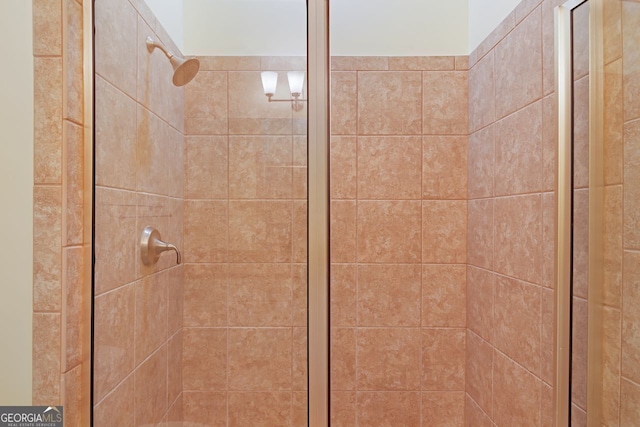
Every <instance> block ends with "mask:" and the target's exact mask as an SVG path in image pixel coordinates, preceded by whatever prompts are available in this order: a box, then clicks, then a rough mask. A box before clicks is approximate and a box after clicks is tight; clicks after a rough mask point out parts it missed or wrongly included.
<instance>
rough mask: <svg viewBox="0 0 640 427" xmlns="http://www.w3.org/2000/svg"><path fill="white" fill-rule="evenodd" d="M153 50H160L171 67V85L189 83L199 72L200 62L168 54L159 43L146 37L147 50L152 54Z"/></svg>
mask: <svg viewBox="0 0 640 427" xmlns="http://www.w3.org/2000/svg"><path fill="white" fill-rule="evenodd" d="M155 48H158V49H160V50H161V51H162V52H163V53H164V54H165V55H166V57H167V58H169V61H170V62H171V66H172V67H173V84H174V85H176V86H184V85H186V84H187V83H189V82H190V81H191V80H193V78H194V77H195V76H196V74H198V70H200V61H198V60H197V59H196V58H189V59H185V58H181V57H179V56H176V55H174V54H173V53H171V52H169V50H167V48H166V47H165V46H164V45H162V44H161V43H159V42H157V41H155V40H154V39H152V38H151V37H147V50H148V51H149V53H151V52H153V50H154V49H155Z"/></svg>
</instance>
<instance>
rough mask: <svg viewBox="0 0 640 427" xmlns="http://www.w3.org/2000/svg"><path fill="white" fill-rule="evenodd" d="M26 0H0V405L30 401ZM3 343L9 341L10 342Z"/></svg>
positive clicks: (29, 147) (30, 86) (30, 106)
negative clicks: (4, 63) (2, 61)
mask: <svg viewBox="0 0 640 427" xmlns="http://www.w3.org/2000/svg"><path fill="white" fill-rule="evenodd" d="M31 15H32V7H31V2H30V1H3V2H0V16H1V17H2V20H1V22H0V35H1V40H11V41H12V42H11V43H4V44H3V50H4V53H5V55H6V57H7V58H12V61H11V62H12V64H11V66H10V67H5V68H4V70H3V72H2V75H3V78H2V79H0V93H1V94H2V96H1V99H2V101H1V102H0V129H2V133H3V138H2V143H1V144H0V194H2V204H3V205H4V206H5V209H2V211H0V236H2V241H3V244H2V245H1V246H0V259H1V260H2V268H0V342H2V343H5V344H3V346H2V347H3V350H2V351H1V352H0V405H30V404H31V357H30V354H31V323H32V322H31V305H32V298H33V297H32V275H33V269H32V263H33V255H32V253H33V245H32V240H33V232H32V227H33V213H32V212H33V201H32V200H33V47H32V42H33V37H32V28H33V26H32V22H31ZM7 343H11V344H10V345H9V344H7Z"/></svg>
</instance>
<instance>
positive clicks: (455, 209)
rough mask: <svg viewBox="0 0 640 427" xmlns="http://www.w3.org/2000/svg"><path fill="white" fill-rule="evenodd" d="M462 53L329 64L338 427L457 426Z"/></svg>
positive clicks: (461, 341) (463, 186) (461, 372)
mask: <svg viewBox="0 0 640 427" xmlns="http://www.w3.org/2000/svg"><path fill="white" fill-rule="evenodd" d="M467 69H468V65H467V58H466V57H458V58H455V57H408V58H404V57H334V58H332V72H331V73H332V74H331V78H332V87H331V92H332V99H331V133H332V136H331V177H330V182H331V215H332V218H331V263H332V264H331V272H332V277H331V393H332V394H331V405H332V412H331V413H332V419H331V425H335V426H356V425H363V426H364V425H412V426H413V425H415V426H417V425H423V426H436V425H448V426H461V425H462V424H463V420H464V395H465V393H464V389H465V388H464V384H465V342H466V337H465V327H466V316H465V311H466V265H465V264H466V262H467V246H466V245H467V236H466V229H467V200H466V199H467V134H468V123H467V117H468V113H467V105H468V104H467V87H468V83H467V75H468V71H467Z"/></svg>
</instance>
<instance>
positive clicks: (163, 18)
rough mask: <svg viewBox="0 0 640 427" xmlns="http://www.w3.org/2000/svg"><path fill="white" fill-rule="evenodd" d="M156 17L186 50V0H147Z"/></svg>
mask: <svg viewBox="0 0 640 427" xmlns="http://www.w3.org/2000/svg"><path fill="white" fill-rule="evenodd" d="M145 2H146V3H147V5H148V6H149V8H150V9H151V10H152V11H153V14H154V15H155V16H156V19H158V21H159V22H160V24H161V25H162V26H163V27H164V29H165V30H166V31H167V33H169V35H170V36H171V39H172V40H173V42H174V43H175V44H176V46H178V48H179V49H180V50H182V51H184V40H183V34H184V31H183V25H184V19H183V11H184V0H172V1H166V0H145Z"/></svg>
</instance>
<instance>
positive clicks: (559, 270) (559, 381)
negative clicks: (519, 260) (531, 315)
mask: <svg viewBox="0 0 640 427" xmlns="http://www.w3.org/2000/svg"><path fill="white" fill-rule="evenodd" d="M586 2H588V3H589V148H588V151H589V222H588V234H589V237H588V240H589V253H588V277H589V279H588V331H587V340H588V343H587V364H588V365H587V408H588V409H587V426H588V427H595V426H597V427H600V426H601V425H602V421H601V414H602V397H603V396H602V336H603V330H602V309H603V300H602V288H603V285H604V264H603V258H604V253H603V224H604V220H603V218H604V173H603V170H604V166H603V157H604V143H603V139H604V131H603V129H604V55H603V0H569V1H567V2H565V3H564V4H562V5H560V6H557V7H556V8H555V55H556V61H555V62H556V65H555V74H556V76H555V80H556V94H557V106H558V111H557V114H558V129H557V130H558V132H557V136H558V145H557V165H558V169H557V183H556V210H557V211H556V212H557V215H556V305H555V322H556V327H555V379H554V382H555V383H554V394H555V396H554V404H555V414H554V415H555V425H556V427H568V426H569V421H570V414H571V329H572V318H571V317H572V316H571V314H572V311H571V303H572V268H573V261H572V257H573V251H572V238H573V230H572V228H573V227H572V220H573V218H572V215H573V201H572V199H573V167H572V162H573V83H574V82H573V67H572V61H573V43H572V35H573V30H572V26H573V25H572V23H573V22H572V12H573V10H574V9H576V8H577V7H579V6H580V5H582V4H584V3H586Z"/></svg>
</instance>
